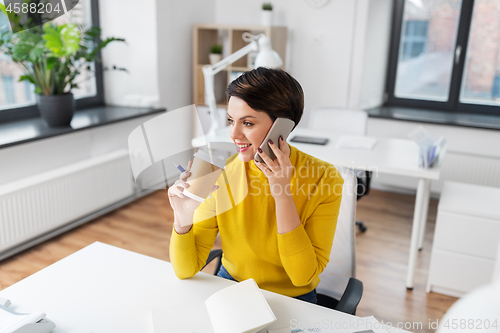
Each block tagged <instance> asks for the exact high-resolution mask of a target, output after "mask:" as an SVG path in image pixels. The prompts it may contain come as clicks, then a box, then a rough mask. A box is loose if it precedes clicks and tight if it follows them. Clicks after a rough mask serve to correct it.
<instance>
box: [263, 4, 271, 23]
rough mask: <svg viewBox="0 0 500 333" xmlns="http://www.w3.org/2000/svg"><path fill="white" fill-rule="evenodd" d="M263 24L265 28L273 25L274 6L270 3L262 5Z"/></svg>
mask: <svg viewBox="0 0 500 333" xmlns="http://www.w3.org/2000/svg"><path fill="white" fill-rule="evenodd" d="M261 23H262V25H264V26H271V25H272V24H273V5H272V4H271V3H270V2H267V3H266V2H264V3H263V4H262V13H261Z"/></svg>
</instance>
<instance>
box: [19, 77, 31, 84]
mask: <svg viewBox="0 0 500 333" xmlns="http://www.w3.org/2000/svg"><path fill="white" fill-rule="evenodd" d="M21 81H29V82H31V83H33V84H35V81H34V80H33V78H32V77H31V76H29V75H22V76H21V77H19V82H21Z"/></svg>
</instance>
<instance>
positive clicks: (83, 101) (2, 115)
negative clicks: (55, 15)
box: [0, 0, 104, 124]
mask: <svg viewBox="0 0 500 333" xmlns="http://www.w3.org/2000/svg"><path fill="white" fill-rule="evenodd" d="M90 8H91V19H92V26H97V27H100V26H101V25H100V22H99V2H98V0H90ZM98 58H99V59H102V58H101V52H99V53H98ZM94 69H95V83H96V94H95V96H90V97H83V98H79V99H75V104H76V109H77V110H79V109H85V108H90V107H94V106H102V105H104V83H103V68H102V63H101V62H100V61H95V62H94ZM37 117H40V112H39V111H38V107H37V105H36V103H35V104H33V105H29V106H21V107H14V108H10V109H3V110H0V124H1V123H7V122H11V121H18V120H25V119H29V118H37Z"/></svg>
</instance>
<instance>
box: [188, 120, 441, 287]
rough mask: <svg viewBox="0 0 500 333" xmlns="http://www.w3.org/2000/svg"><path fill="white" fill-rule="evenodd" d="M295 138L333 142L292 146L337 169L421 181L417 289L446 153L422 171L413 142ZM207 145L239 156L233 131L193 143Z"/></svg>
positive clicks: (415, 237)
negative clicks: (434, 186)
mask: <svg viewBox="0 0 500 333" xmlns="http://www.w3.org/2000/svg"><path fill="white" fill-rule="evenodd" d="M295 135H300V136H311V137H320V138H329V139H330V140H329V143H328V144H327V145H325V146H320V145H312V144H301V143H296V142H291V144H292V145H293V146H295V147H297V148H298V149H299V150H301V151H303V152H305V153H307V154H309V155H312V156H314V157H317V158H319V159H321V160H323V161H326V162H329V163H331V164H333V165H336V166H343V167H348V168H353V169H357V170H367V171H372V172H373V173H374V176H376V174H377V173H378V172H380V173H385V174H390V175H399V176H407V177H414V178H418V179H419V182H418V188H417V195H416V201H415V210H414V213H413V226H412V233H411V241H410V254H409V260H408V274H407V278H406V287H407V288H408V289H413V285H414V277H415V268H416V264H417V254H418V250H419V249H422V246H423V240H424V234H425V224H426V222H427V212H428V208H429V196H430V191H431V187H430V184H431V181H432V180H438V179H439V175H440V172H441V164H442V160H443V156H444V153H442V154H441V155H440V157H439V158H440V160H439V161H438V162H437V163H436V165H435V166H434V167H432V168H430V169H423V168H419V167H418V157H419V149H418V146H417V144H415V143H414V142H413V141H411V140H405V139H396V138H379V139H377V143H376V144H375V146H374V147H373V148H372V149H371V150H363V149H353V148H351V149H349V148H336V147H335V145H336V142H337V141H338V139H339V138H340V137H341V136H340V135H336V134H334V133H332V132H326V131H318V130H311V129H304V128H296V129H295V130H294V131H293V132H292V133H291V134H290V136H289V137H288V139H289V140H290V139H291V138H293V137H294V136H295ZM207 141H208V142H210V145H211V148H212V149H221V150H228V149H232V150H233V151H234V152H236V150H235V147H234V144H233V145H232V146H231V145H230V144H229V143H233V141H232V140H231V137H230V135H229V127H225V128H222V129H221V130H219V132H218V133H217V135H215V136H211V137H208V136H207V137H203V136H202V137H197V138H195V139H193V140H192V145H193V146H194V147H200V146H203V145H206V143H207Z"/></svg>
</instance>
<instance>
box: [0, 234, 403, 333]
mask: <svg viewBox="0 0 500 333" xmlns="http://www.w3.org/2000/svg"><path fill="white" fill-rule="evenodd" d="M234 283H235V282H233V281H229V280H226V279H222V278H219V277H216V276H213V275H208V274H205V273H198V274H197V275H196V276H194V277H193V278H190V279H186V280H179V279H177V278H176V277H175V275H174V272H173V269H172V266H171V264H170V263H168V262H166V261H162V260H158V259H154V258H151V257H147V256H144V255H141V254H137V253H134V252H130V251H126V250H123V249H119V248H117V247H113V246H110V245H106V244H103V243H99V242H96V243H94V244H92V245H89V246H87V247H86V248H84V249H82V250H80V251H78V252H75V253H74V254H72V255H70V256H68V257H66V258H64V259H62V260H60V261H58V262H56V263H55V264H53V265H51V266H49V267H47V268H45V269H43V270H41V271H40V272H38V273H35V274H33V275H31V276H30V277H28V278H26V279H24V280H22V281H20V282H18V283H16V284H14V285H12V286H10V287H8V288H6V289H5V290H2V291H0V297H3V298H7V299H10V300H11V301H12V305H11V308H13V309H14V310H16V311H18V312H33V311H36V310H41V311H44V312H45V313H46V315H47V318H49V319H50V320H52V321H53V322H54V323H55V324H56V328H55V329H54V330H53V333H59V332H65V333H80V332H81V333H92V332H94V333H114V332H116V333H129V332H130V333H149V332H151V333H153V325H152V320H151V310H152V309H155V308H165V309H168V311H167V312H166V316H169V318H168V320H171V321H172V330H171V332H203V333H210V332H213V329H212V325H211V323H210V319H209V317H208V312H207V310H206V308H205V305H204V302H205V300H206V299H207V298H208V297H209V296H210V295H212V294H213V293H214V292H216V291H218V290H220V289H222V288H225V287H228V286H230V285H232V284H234ZM263 293H264V296H265V298H266V300H267V301H268V303H269V305H270V306H271V308H272V310H273V312H274V314H275V315H276V317H277V318H278V320H277V321H276V322H274V323H273V324H272V325H270V326H268V327H266V328H265V329H264V330H261V332H267V328H282V327H290V323H291V320H293V319H295V320H296V323H297V324H294V325H298V323H304V326H305V323H307V322H320V323H321V322H323V321H328V322H330V321H331V322H332V323H350V322H351V321H357V320H358V319H359V318H358V317H355V316H351V315H348V314H345V313H342V312H337V311H334V310H330V309H327V308H324V307H321V306H318V305H314V304H310V303H306V302H303V301H299V300H296V299H293V298H290V297H286V296H282V295H278V294H275V293H271V292H268V291H263ZM184 309H187V310H186V311H189V312H183V310H184ZM179 322H180V323H181V324H182V327H183V329H181V330H175V329H174V328H175V325H176V324H179ZM339 332H352V330H348V331H345V330H339ZM391 332H405V331H403V330H398V329H393V330H391ZM156 333H158V332H156Z"/></svg>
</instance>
